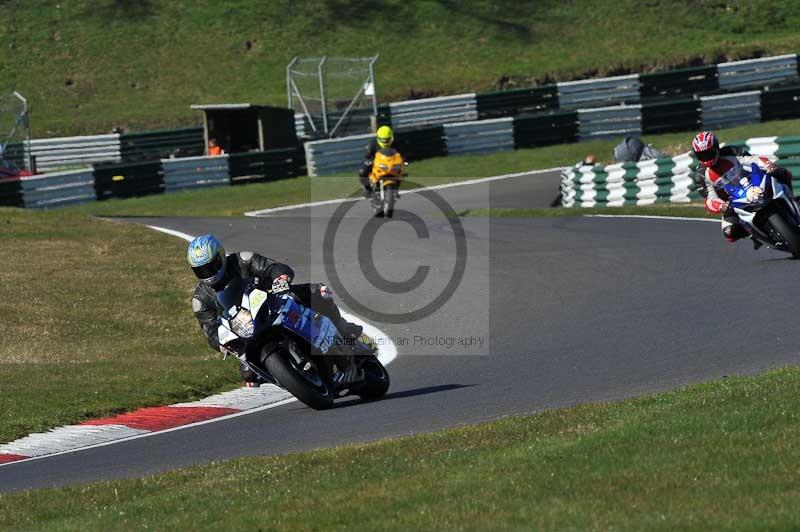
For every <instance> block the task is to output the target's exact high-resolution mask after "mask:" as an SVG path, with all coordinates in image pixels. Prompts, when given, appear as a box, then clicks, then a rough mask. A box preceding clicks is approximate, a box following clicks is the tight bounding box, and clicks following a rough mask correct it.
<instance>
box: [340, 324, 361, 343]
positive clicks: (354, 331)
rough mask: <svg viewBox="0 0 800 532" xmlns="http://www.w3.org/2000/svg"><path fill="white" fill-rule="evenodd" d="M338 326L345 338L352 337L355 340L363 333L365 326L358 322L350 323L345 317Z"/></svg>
mask: <svg viewBox="0 0 800 532" xmlns="http://www.w3.org/2000/svg"><path fill="white" fill-rule="evenodd" d="M336 328H337V329H339V332H340V333H342V336H344V337H345V338H352V339H353V340H355V339H358V338H359V337H360V336H361V333H363V332H364V327H362V326H361V325H359V324H357V323H350V322H349V321H346V320H344V319H343V320H342V321H340V322H339V323H338V324H337V325H336Z"/></svg>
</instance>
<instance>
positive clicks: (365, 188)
mask: <svg viewBox="0 0 800 532" xmlns="http://www.w3.org/2000/svg"><path fill="white" fill-rule="evenodd" d="M361 193H362V194H363V195H364V198H365V199H370V198H372V187H368V186H366V185H361Z"/></svg>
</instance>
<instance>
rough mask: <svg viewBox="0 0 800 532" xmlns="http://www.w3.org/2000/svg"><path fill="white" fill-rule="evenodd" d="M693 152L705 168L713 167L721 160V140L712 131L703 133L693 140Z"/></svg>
mask: <svg viewBox="0 0 800 532" xmlns="http://www.w3.org/2000/svg"><path fill="white" fill-rule="evenodd" d="M692 152H694V155H695V157H697V160H698V161H700V164H702V165H703V166H713V165H714V163H716V162H717V159H719V140H717V136H716V135H714V134H713V133H712V132H710V131H701V132H700V133H698V134H697V135H695V136H694V138H693V139H692Z"/></svg>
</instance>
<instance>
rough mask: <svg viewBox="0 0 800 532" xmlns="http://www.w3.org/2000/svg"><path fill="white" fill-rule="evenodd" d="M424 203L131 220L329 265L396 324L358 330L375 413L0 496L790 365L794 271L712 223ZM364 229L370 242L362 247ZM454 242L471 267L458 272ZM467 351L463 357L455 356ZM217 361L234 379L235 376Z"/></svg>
mask: <svg viewBox="0 0 800 532" xmlns="http://www.w3.org/2000/svg"><path fill="white" fill-rule="evenodd" d="M557 182H558V175H557V173H550V174H544V175H536V176H523V177H516V178H511V179H506V180H498V181H493V182H491V183H488V184H482V185H467V186H462V187H453V188H447V189H440V190H438V191H436V194H435V195H436V196H438V197H439V198H441V199H443V200H445V202H446V203H447V204H448V205H449V206H450V207H451V208H452V209H453V210H454V211H455V212H462V211H463V210H464V209H468V208H480V207H488V206H490V205H492V206H495V207H539V206H546V205H547V204H549V202H550V201H551V200H552V198H553V196H554V195H555V191H556V187H557ZM431 198H433V199H434V200H435V199H436V198H435V197H434V196H433V195H427V196H426V194H410V193H408V194H404V195H403V197H402V198H401V200H400V202H399V203H398V206H397V208H398V210H403V211H405V212H398V213H397V218H396V219H395V220H392V221H388V222H381V221H374V222H373V221H372V219H371V218H370V217H369V214H370V213H369V210H368V208H367V206H366V205H365V204H364V202H358V203H350V204H333V205H325V206H322V207H317V208H313V209H308V208H305V209H298V210H296V211H280V212H276V213H275V215H274V216H269V217H264V218H237V219H219V218H217V219H202V218H192V219H177V218H173V219H169V218H162V219H137V220H134V221H135V222H138V223H147V224H154V225H159V226H162V227H167V228H170V229H174V230H178V231H182V232H185V233H188V234H191V235H197V234H201V233H205V232H214V233H215V234H217V236H219V237H221V239H222V240H223V242H224V243H225V245H226V248H227V250H228V251H235V250H240V249H252V250H255V251H259V252H262V253H264V254H266V255H268V256H271V257H273V258H276V259H280V260H284V261H287V262H288V263H290V264H291V265H293V267H294V268H295V270H296V273H297V278H298V280H299V281H305V280H308V279H309V278H313V279H315V280H328V279H330V277H331V276H330V275H328V274H329V273H330V272H331V271H332V270H331V265H333V266H334V267H335V269H336V275H337V276H338V278H339V284H340V285H341V286H340V287H335V289H336V291H337V292H338V293H340V300H342V299H343V296H342V295H341V291H342V290H341V288H342V287H343V288H344V291H345V292H346V293H347V294H349V296H347V297H349V298H351V301H355V302H357V304H360V305H363V306H364V307H365V308H367V309H368V311H375V312H382V313H384V314H398V317H396V318H391V319H390V320H389V321H390V323H379V322H375V321H374V320H371V319H370V320H369V321H371V322H372V323H374V324H375V325H376V326H378V327H379V328H380V329H382V330H383V331H385V332H386V333H387V334H388V335H389V336H390V337H392V338H394V339H395V341H396V343H397V344H398V350H399V357H398V358H397V359H396V360H395V361H394V362H393V364H392V365H391V366H390V368H389V369H390V373H391V376H392V387H391V389H390V391H389V394H388V395H387V396H386V398H385V399H384V400H382V401H378V402H374V403H361V402H359V401H356V400H347V399H346V400H342V401H341V402H340V404H339V407H338V408H335V409H334V410H331V411H326V412H315V411H313V410H311V409H309V408H306V407H305V406H304V405H302V404H300V403H297V402H295V403H291V404H288V405H284V406H280V407H277V408H274V409H270V410H265V411H261V412H256V413H253V414H250V415H245V416H241V417H237V418H233V419H229V420H223V421H220V422H216V423H209V424H206V425H201V426H195V427H189V428H186V429H183V430H176V431H173V432H168V433H164V434H158V435H154V436H151V437H147V438H142V439H138V440H132V441H128V442H123V443H119V444H115V445H109V446H105V447H99V448H95V449H88V450H84V451H79V452H75V453H70V454H66V455H60V456H53V457H50V458H43V459H38V460H32V461H27V462H20V463H17V464H10V465H8V466H5V467H2V468H0V491H11V490H16V489H21V488H26V487H43V486H52V485H64V484H70V483H80V482H89V481H94V480H99V479H112V478H120V477H131V476H137V475H142V474H146V473H153V472H158V471H164V470H168V469H172V468H175V467H179V466H185V465H190V464H197V463H204V462H209V461H211V460H221V459H224V458H230V457H237V456H249V455H264V454H275V453H285V452H292V451H302V450H308V449H314V448H319V447H326V446H332V445H337V444H341V443H347V442H361V441H369V440H376V439H380V438H386V437H391V436H400V435H406V434H412V433H416V432H420V431H430V430H435V429H440V428H443V427H449V426H454V425H459V424H465V423H474V422H478V421H482V420H487V419H492V418H497V417H500V416H504V415H508V414H517V413H527V412H535V411H539V410H542V409H546V408H552V407H559V406H566V405H571V404H575V403H578V402H587V401H605V400H615V399H620V398H624V397H630V396H634V395H638V394H642V393H645V392H649V391H656V390H665V389H671V388H675V387H678V386H680V385H683V384H688V383H693V382H698V381H703V380H709V379H716V378H720V377H722V376H724V375H733V374H743V373H753V372H757V371H760V370H763V369H765V368H770V367H775V366H781V365H787V364H796V363H797V361H798V353H800V348H799V347H798V346H800V330H798V328H797V327H795V326H794V325H795V323H794V321H793V312H789V311H787V310H786V309H792V308H794V307H795V305H796V302H797V301H798V296H800V289H798V284H797V282H796V281H797V278H798V273H799V272H798V270H799V269H800V264H798V263H796V262H795V261H792V260H788V259H786V258H785V257H786V255H784V254H781V253H777V252H773V251H769V250H765V249H761V250H759V251H758V252H756V251H753V249H752V246H751V245H750V243H749V242H742V243H739V244H737V245H730V244H727V243H726V242H724V240H723V239H722V238H721V235H720V229H719V225H718V224H715V223H708V222H702V221H681V220H661V219H627V218H588V217H585V218H584V217H570V218H524V219H520V218H516V219H515V218H497V219H493V220H489V219H487V218H473V217H464V218H461V219H460V223H461V224H462V225H461V226H459V225H458V223H451V222H452V220H451V219H449V218H448V217H447V216H445V215H444V214H442V213H441V212H439V210H440V209H439V208H438V207H436V206H435V203H432V200H431ZM345 207H348V208H349V207H352V208H351V209H350V210H349V211H348V212H347V213H346V214H345V215H344V217H341V216H339V217H338V218H334V220H335V221H337V222H338V224H339V226H338V230H337V231H336V233H335V239H334V240H335V243H334V245H333V246H332V250H329V251H332V252H334V254H335V257H334V258H332V259H331V258H330V257H327V259H326V257H325V256H323V248H324V246H323V245H322V242H323V241H324V240H325V237H326V232H328V235H327V236H329V237H330V236H331V234H330V231H331V229H330V227H331V217H332V216H333V215H334V214H336V213H337V210H338V209H344V208H345ZM341 214H342V211H339V212H338V215H341ZM370 232H372V234H373V236H374V240H373V241H370V240H369V239H367V240H364V239H363V238H362V241H361V243H360V244H359V238H360V237H362V236H363V235H364V234H365V233H366V234H370ZM459 235H463V238H461V242H462V244H466V255H465V256H463V257H461V260H460V261H457V260H455V259H456V256H458V254H459V245H458V244H457V241H458V240H459ZM365 242H366V244H365ZM359 246H361V258H362V259H363V258H364V255H363V254H364V253H368V254H370V256H371V257H373V258H374V260H372V261H370V262H373V263H374V271H372V272H369V271H368V272H367V273H366V274H365V273H364V271H362V269H363V268H364V261H363V260H360V259H359ZM326 260H327V262H328V263H329V266H328V267H327V268H326V267H325V262H326ZM459 265H460V266H461V267H463V276H462V278H461V280H460V282H459V283H458V286H457V288H456V289H455V290H454V291H453V293H452V295H450V296H449V297H448V298H447V301H446V302H444V303H443V304H442V305H441V306H440V307H439V308H438V309H436V310H435V312H433V313H431V314H430V315H427V316H423V317H421V318H420V319H419V320H418V321H414V322H412V323H401V321H402V319H403V318H402V316H403V315H408V314H410V313H413V312H417V313H419V314H422V313H423V312H422V311H423V310H424V309H423V307H425V306H426V305H428V304H430V303H435V302H436V295H437V294H438V293H440V292H442V291H443V290H445V289H446V288H447V286H449V283H450V281H449V280H450V278H451V273H452V272H453V271H454V270H457V269H458V267H459ZM419 268H422V269H420V270H419V271H421V272H424V273H425V274H426V276H424V279H423V280H422V281H421V283H420V284H419V286H415V287H413V289H411V290H410V291H407V292H399V293H387V290H389V291H391V290H394V287H396V286H398V285H397V284H396V283H400V282H401V281H404V280H408V279H409V278H412V275H414V273H415V271H417V270H418V269H419ZM426 268H427V269H426ZM366 270H369V268H366ZM366 270H365V271H366ZM376 272H377V274H378V277H382V278H384V281H379V283H378V284H379V285H380V287H378V288H376V286H374V283H372V282H370V280H368V278H371V279H373V280H374V279H375V274H376ZM381 282H383V283H384V284H383V285H381V284H380V283H381ZM412 284H413V283H412ZM387 287H388V288H387ZM396 291H397V290H396ZM343 306H346V307H347V308H348V309H349V310H351V311H353V312H354V313H356V314H359V315H360V316H362V317H364V318H367V319H369V318H368V316H365V314H364V312H360V311H359V310H358V309H357V308H355V307H354V306H353V305H351V304H348V303H347V302H345V303H344V304H343ZM186 311H187V312H189V311H190V305H189V302H188V301H187V306H186ZM467 338H470V339H471V340H469V341H470V342H474V344H473V345H469V346H467V345H466V340H465V339H467ZM481 338H482V339H483V341H484V343H483V345H482V346H480V344H479V342H480V339H481ZM472 339H474V340H472ZM459 340H462V344H459V343H458V342H459ZM403 342H407V344H405V345H404V344H403ZM451 343H452V345H451ZM220 363H221V364H222V363H229V364H231V371H232V372H235V371H237V368H236V366H235V364H234V363H232V362H231V361H226V362H222V361H220Z"/></svg>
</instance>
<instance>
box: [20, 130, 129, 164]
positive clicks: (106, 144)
mask: <svg viewBox="0 0 800 532" xmlns="http://www.w3.org/2000/svg"><path fill="white" fill-rule="evenodd" d="M31 155H32V156H33V157H35V158H36V167H37V169H38V170H40V171H41V170H52V169H55V168H66V167H73V166H85V165H87V164H92V163H99V162H119V160H120V157H121V154H120V143H119V135H117V134H110V135H95V136H89V137H62V138H53V139H40V140H32V141H31Z"/></svg>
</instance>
